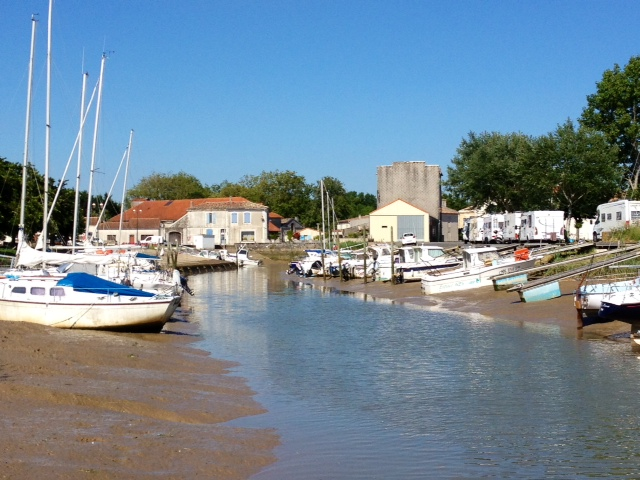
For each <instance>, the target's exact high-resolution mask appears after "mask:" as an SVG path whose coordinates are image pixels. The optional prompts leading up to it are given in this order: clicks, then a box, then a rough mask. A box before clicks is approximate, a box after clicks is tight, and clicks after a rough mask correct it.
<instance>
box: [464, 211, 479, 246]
mask: <svg viewBox="0 0 640 480" xmlns="http://www.w3.org/2000/svg"><path fill="white" fill-rule="evenodd" d="M483 232H484V220H483V218H482V217H471V218H467V219H465V221H464V226H463V227H462V240H464V243H481V242H482V241H483V240H484V237H483Z"/></svg>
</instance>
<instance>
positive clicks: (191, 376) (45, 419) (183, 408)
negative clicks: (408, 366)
mask: <svg viewBox="0 0 640 480" xmlns="http://www.w3.org/2000/svg"><path fill="white" fill-rule="evenodd" d="M195 329H196V327H195V326H193V325H191V324H189V323H187V322H184V321H175V322H172V323H170V324H167V326H165V330H164V333H163V334H122V333H108V332H92V331H76V330H58V329H54V328H46V327H42V326H39V325H32V324H27V323H21V322H15V323H14V322H0V342H1V344H2V346H1V348H0V396H1V397H2V399H3V411H4V417H3V418H4V421H3V423H2V427H0V431H1V433H2V434H1V435H0V452H2V455H1V456H2V474H1V475H0V477H1V478H65V479H76V478H89V477H90V478H95V479H106V478H131V479H146V478H154V479H159V478H221V479H244V478H248V477H250V476H251V475H253V474H255V473H256V472H258V471H259V470H261V469H262V468H264V467H265V466H266V465H269V464H270V463H272V462H274V461H275V457H274V455H273V449H274V448H275V446H277V444H278V443H279V439H278V435H277V434H276V433H275V432H274V431H272V430H253V429H246V428H245V429H243V428H232V427H228V426H225V425H224V424H225V422H228V421H230V420H232V419H235V418H239V417H244V416H249V415H257V414H260V413H263V412H264V409H263V408H262V407H261V406H260V405H259V404H257V403H256V402H255V400H254V399H253V394H254V392H252V391H251V390H250V389H249V387H248V386H247V384H246V382H245V381H244V380H243V379H241V378H237V377H233V376H230V375H229V374H228V369H229V368H230V367H232V366H233V364H231V363H229V362H224V361H219V360H214V359H212V358H211V357H209V355H208V354H207V353H206V352H203V351H200V350H197V349H195V348H193V347H192V346H190V343H191V341H192V340H193V339H194V338H195V337H196V336H197V334H198V332H197V331H195Z"/></svg>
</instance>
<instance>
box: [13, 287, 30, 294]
mask: <svg viewBox="0 0 640 480" xmlns="http://www.w3.org/2000/svg"><path fill="white" fill-rule="evenodd" d="M12 293H20V294H24V293H27V287H15V288H14V289H13V290H12Z"/></svg>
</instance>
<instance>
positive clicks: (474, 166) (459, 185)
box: [443, 132, 534, 212]
mask: <svg viewBox="0 0 640 480" xmlns="http://www.w3.org/2000/svg"><path fill="white" fill-rule="evenodd" d="M533 145H534V142H533V139H532V138H530V137H528V136H526V135H523V134H520V133H511V134H508V135H503V134H500V133H487V132H484V133H481V134H480V135H477V134H475V133H473V132H471V133H469V138H468V139H463V140H462V143H461V144H460V147H458V149H457V153H456V156H455V157H454V158H453V160H452V161H451V163H452V166H449V167H447V180H446V181H445V182H443V184H444V188H445V190H446V195H447V197H448V198H452V199H454V204H456V205H458V206H461V205H464V206H469V205H471V206H473V207H485V208H486V209H487V210H488V211H497V212H503V211H518V210H522V206H523V202H524V199H525V198H526V193H527V192H528V191H530V188H531V186H532V185H530V184H528V183H527V182H525V180H524V179H525V177H526V176H527V172H526V171H525V168H524V167H525V165H526V164H527V163H528V162H529V163H530V162H531V157H532V152H533Z"/></svg>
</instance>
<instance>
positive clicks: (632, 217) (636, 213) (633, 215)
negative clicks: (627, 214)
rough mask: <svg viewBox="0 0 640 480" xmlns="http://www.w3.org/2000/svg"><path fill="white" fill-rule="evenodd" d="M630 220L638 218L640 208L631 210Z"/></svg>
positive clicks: (639, 218) (639, 216) (639, 217)
mask: <svg viewBox="0 0 640 480" xmlns="http://www.w3.org/2000/svg"><path fill="white" fill-rule="evenodd" d="M631 220H634V221H637V220H640V210H631Z"/></svg>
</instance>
